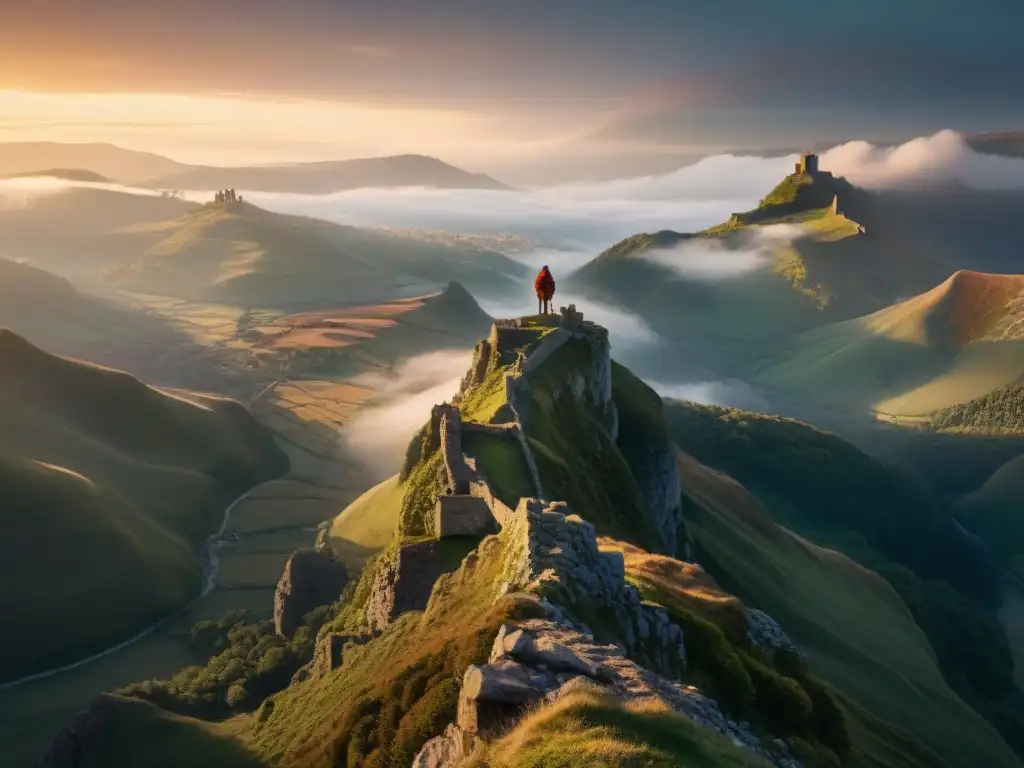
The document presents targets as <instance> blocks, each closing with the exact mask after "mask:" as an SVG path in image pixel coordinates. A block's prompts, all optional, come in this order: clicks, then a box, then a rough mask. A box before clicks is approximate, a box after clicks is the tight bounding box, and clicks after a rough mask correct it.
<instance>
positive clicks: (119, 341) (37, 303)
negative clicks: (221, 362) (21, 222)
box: [0, 259, 187, 363]
mask: <svg viewBox="0 0 1024 768" xmlns="http://www.w3.org/2000/svg"><path fill="white" fill-rule="evenodd" d="M0 328H9V329H11V330H12V331H14V332H15V333H17V334H19V335H20V336H23V337H24V338H26V339H28V340H29V341H30V342H32V343H33V344H35V345H37V346H39V347H42V348H44V349H47V350H50V351H51V352H56V353H58V354H64V355H74V356H78V357H84V358H86V359H89V360H98V361H103V362H108V361H110V362H113V361H115V360H117V361H123V362H125V363H126V362H127V361H129V360H133V359H135V360H137V359H145V358H146V357H151V356H152V353H153V350H154V349H157V350H162V351H163V350H166V349H168V348H170V347H172V346H179V347H180V346H182V345H186V343H187V340H186V339H183V338H182V335H181V334H179V333H176V332H175V331H174V330H172V329H171V328H169V327H168V326H167V325H166V324H165V323H164V322H163V321H161V320H160V319H158V318H155V317H153V316H152V315H150V314H146V313H143V312H140V311H137V310H134V309H131V308H129V307H126V306H124V305H121V304H118V303H115V302H113V301H108V300H105V299H101V298H99V297H96V296H91V295H89V294H86V293H82V292H80V291H78V290H76V289H75V288H74V287H73V286H72V285H71V284H70V283H69V282H68V281H67V280H64V279H63V278H60V277H57V276H56V275H53V274H50V273H49V272H45V271H43V270H41V269H37V268H36V267H32V266H29V265H27V264H19V263H17V262H13V261H7V260H6V259H0Z"/></svg>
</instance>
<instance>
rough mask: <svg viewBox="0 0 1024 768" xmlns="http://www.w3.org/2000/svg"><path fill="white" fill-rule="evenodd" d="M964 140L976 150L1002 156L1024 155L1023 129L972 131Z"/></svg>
mask: <svg viewBox="0 0 1024 768" xmlns="http://www.w3.org/2000/svg"><path fill="white" fill-rule="evenodd" d="M966 141H967V144H968V146H970V147H971V149H973V150H975V151H976V152H984V153H986V154H989V155H1002V156H1004V157H1024V131H1002V132H997V133H974V134H971V135H969V136H967V137H966Z"/></svg>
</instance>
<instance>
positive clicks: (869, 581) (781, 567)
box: [679, 454, 1019, 766]
mask: <svg viewBox="0 0 1024 768" xmlns="http://www.w3.org/2000/svg"><path fill="white" fill-rule="evenodd" d="M679 467H680V472H681V480H682V485H683V489H684V492H685V494H686V496H687V497H688V499H689V500H690V501H691V502H692V504H691V506H690V507H689V510H688V513H687V526H688V528H689V530H690V531H691V534H692V535H693V536H694V538H695V539H696V541H697V543H698V547H699V550H698V551H699V554H698V558H699V559H703V560H704V561H705V562H706V563H707V564H708V567H709V569H710V570H711V572H712V573H713V574H714V575H715V576H716V578H718V579H719V581H720V582H721V583H722V584H723V585H724V586H726V587H727V588H729V589H730V590H731V591H733V592H734V593H735V594H737V595H739V596H740V597H741V598H742V599H743V600H744V601H745V602H747V603H748V604H749V605H751V606H755V607H758V608H761V609H763V610H765V611H767V612H768V613H769V614H770V615H771V616H772V617H773V618H774V619H775V620H776V621H778V622H779V623H780V624H781V625H782V626H783V627H785V628H786V631H787V633H788V634H789V635H790V636H791V637H792V638H793V640H794V641H795V642H796V643H797V644H798V645H800V646H801V647H802V648H804V649H805V650H806V651H807V652H808V654H809V655H810V665H811V668H812V669H813V670H814V671H815V672H816V673H817V674H819V675H820V676H821V677H822V678H824V679H825V680H826V681H828V682H829V683H831V684H832V685H834V686H835V687H836V689H837V690H838V691H839V692H840V693H841V694H842V696H843V699H844V701H845V704H844V710H845V712H844V714H845V716H846V722H847V727H848V729H849V730H850V736H851V741H852V743H853V745H854V749H855V750H856V752H855V754H856V755H857V757H856V758H854V759H853V763H852V764H855V765H865V766H889V765H893V766H895V765H920V766H925V765H935V764H947V765H957V766H968V765H977V764H979V763H981V764H985V765H993V766H995V765H1006V766H1014V765H1019V760H1018V759H1017V758H1016V757H1015V756H1014V754H1013V753H1012V752H1011V751H1010V749H1009V748H1008V747H1007V746H1006V744H1005V742H1003V740H1002V739H1001V738H1000V737H999V734H998V733H997V732H996V731H995V729H994V728H993V727H992V726H991V725H989V724H988V723H987V722H985V721H984V720H983V719H982V718H981V717H980V716H979V715H978V714H976V713H975V712H974V711H973V710H971V709H970V708H969V707H968V706H967V705H966V704H964V702H963V701H962V700H961V699H960V698H959V697H958V696H957V695H956V694H955V693H954V692H953V691H952V690H951V689H950V687H949V686H948V684H947V683H946V682H945V680H944V679H943V676H942V674H941V672H940V671H939V665H938V662H937V660H936V657H935V654H934V652H933V650H932V648H931V646H930V645H929V642H928V639H927V637H926V636H925V635H924V633H923V632H922V631H921V630H920V629H919V628H918V626H917V625H916V624H915V622H914V619H913V617H912V615H911V614H910V612H909V611H908V610H907V607H906V606H905V605H904V603H903V601H902V600H901V599H900V597H899V596H898V595H897V594H896V592H895V591H894V590H893V589H892V587H891V586H890V585H889V584H888V583H886V581H885V580H883V579H882V578H880V577H879V576H878V575H877V574H875V573H872V572H871V571H869V570H867V569H866V568H863V567H862V566H860V565H858V564H857V563H855V562H853V561H852V560H850V559H849V558H847V557H845V556H844V555H842V554H840V553H839V552H836V551H834V550H831V549H823V548H821V547H818V546H815V545H814V544H812V543H811V542H809V541H807V540H806V539H803V538H801V537H799V536H796V535H794V534H792V533H791V532H789V531H788V530H786V529H785V528H782V527H781V526H779V525H777V524H776V523H775V522H774V521H773V519H772V515H771V513H770V512H769V511H768V510H767V509H766V508H765V507H764V506H763V505H762V504H761V503H760V502H759V501H758V500H757V499H756V498H755V497H753V496H751V495H750V494H749V493H748V492H747V491H746V490H745V489H744V488H743V487H742V486H740V485H739V484H738V483H737V482H736V481H734V480H733V479H732V478H730V477H728V476H726V475H723V474H719V473H717V472H714V471H712V470H710V469H708V468H707V467H705V466H703V465H701V464H700V463H699V462H697V461H695V460H694V459H693V458H692V457H689V456H687V455H685V454H683V455H681V456H680V460H679ZM712 564H713V565H712ZM866 713H870V716H868V718H867V719H866V720H865V719H863V718H865V715H866ZM871 716H873V717H874V718H878V720H877V721H876V720H873V719H872V718H871ZM879 721H880V722H879ZM883 724H884V725H883Z"/></svg>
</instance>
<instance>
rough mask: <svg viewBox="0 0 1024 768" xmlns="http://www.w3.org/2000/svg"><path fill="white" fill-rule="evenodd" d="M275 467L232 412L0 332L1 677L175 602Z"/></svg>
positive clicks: (95, 641) (58, 659) (55, 659)
mask: <svg viewBox="0 0 1024 768" xmlns="http://www.w3.org/2000/svg"><path fill="white" fill-rule="evenodd" d="M284 469H285V459H284V457H283V455H282V454H280V453H279V452H278V451H277V449H276V448H275V447H274V445H273V442H272V440H271V438H270V436H269V435H268V434H266V433H265V432H264V431H263V430H262V429H261V428H260V427H259V426H258V425H257V424H256V423H255V422H254V421H253V420H252V419H251V417H250V416H249V415H248V414H247V413H246V412H245V411H244V409H243V408H242V407H241V406H239V405H238V404H237V403H233V402H231V401H227V400H220V399H209V398H205V399H204V398H197V399H196V400H195V401H189V400H185V399H182V398H180V397H177V396H171V395H168V394H165V393H162V392H159V391H157V390H155V389H152V388H149V387H147V386H145V385H143V384H141V383H140V382H138V381H137V380H136V379H134V378H132V377H131V376H129V375H127V374H124V373H120V372H117V371H112V370H108V369H104V368H98V367H94V366H89V365H87V364H84V363H78V362H76V361H71V360H66V359H63V358H57V357H53V356H50V355H48V354H46V353H44V352H42V351H40V350H38V349H36V348H34V347H32V346H30V345H28V344H27V343H26V342H24V341H23V340H21V339H20V338H19V337H16V336H14V335H13V334H10V333H7V332H3V331H0V497H2V498H3V499H4V504H3V507H2V512H0V514H2V522H3V526H4V536H3V537H2V540H0V581H2V583H3V585H4V586H3V587H2V588H0V599H2V600H3V603H4V605H6V606H8V607H9V609H8V610H7V611H4V612H3V614H2V616H0V631H2V632H3V633H4V636H5V637H8V638H9V640H10V650H9V651H8V652H7V653H5V654H4V656H3V658H2V659H0V679H3V678H7V677H18V676H21V675H24V674H27V673H29V672H31V671H35V670H38V669H40V668H46V667H49V666H55V665H57V664H60V663H62V662H64V663H66V662H68V661H71V660H73V659H75V658H77V657H79V656H83V655H87V654H88V653H89V652H96V651H98V650H100V649H102V648H104V647H106V646H108V645H112V644H113V643H114V641H116V640H118V639H122V638H124V637H125V636H127V635H130V634H131V633H132V632H133V631H138V630H140V629H142V627H143V626H145V625H147V624H149V623H151V622H152V621H154V620H155V619H157V618H159V617H161V616H163V615H165V614H167V613H169V612H171V610H172V609H174V608H177V607H179V606H180V605H182V604H183V603H185V602H186V601H187V600H188V598H189V597H191V596H192V595H193V594H195V592H197V591H198V589H199V581H200V562H199V556H200V554H205V549H204V537H205V535H206V534H208V533H209V532H210V531H211V530H212V529H214V528H215V527H216V526H217V525H218V524H219V522H220V516H221V514H222V513H223V509H224V507H225V506H226V505H227V503H228V502H229V501H230V500H231V498H232V497H233V496H234V495H236V494H238V493H240V492H241V491H243V490H244V489H245V488H248V487H249V486H251V485H253V484H255V483H256V482H258V481H260V480H265V479H269V478H270V477H272V476H274V475H276V474H278V473H280V472H282V471H283V470H284ZM44 560H45V562H46V563H48V565H47V567H45V568H41V567H40V562H42V561H44ZM26 584H31V585H32V589H31V590H27V589H26V588H25V585H26Z"/></svg>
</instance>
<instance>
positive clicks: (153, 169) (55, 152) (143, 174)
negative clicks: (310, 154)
mask: <svg viewBox="0 0 1024 768" xmlns="http://www.w3.org/2000/svg"><path fill="white" fill-rule="evenodd" d="M52 169H76V170H75V171H74V174H75V176H76V177H77V176H78V175H80V174H82V173H85V174H88V175H89V176H93V177H95V176H99V177H103V178H105V179H107V180H113V181H116V182H119V183H121V184H131V185H140V186H144V187H147V188H149V189H175V190H177V189H191V190H210V189H225V188H229V187H230V188H235V189H241V190H243V191H245V190H251V191H254V192H292V193H296V194H308V195H317V194H326V193H329V192H341V191H343V190H346V189H358V188H360V187H437V188H439V189H508V187H507V186H505V185H504V184H502V183H501V182H500V181H497V180H496V179H493V178H491V177H490V176H487V175H486V174H483V173H469V172H468V171H464V170H462V169H460V168H456V167H455V166H453V165H449V164H448V163H445V162H443V161H442V160H438V159H437V158H434V157H427V156H426V155H392V156H388V157H366V158H357V159H353V160H331V161H325V162H310V163H287V164H278V165H256V166H238V167H218V166H209V165H187V164H185V163H179V162H177V161H175V160H171V159H169V158H166V157H163V156H161V155H155V154H152V153H150V152H138V151H136V150H131V149H123V148H122V147H116V146H114V145H112V144H63V143H57V142H43V141H40V142H6V143H4V142H0V178H2V177H6V176H43V175H55V173H56V172H55V171H54V170H52ZM59 178H72V177H67V176H64V175H61V176H59ZM73 180H76V181H96V180H97V179H96V178H74V179H73Z"/></svg>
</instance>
